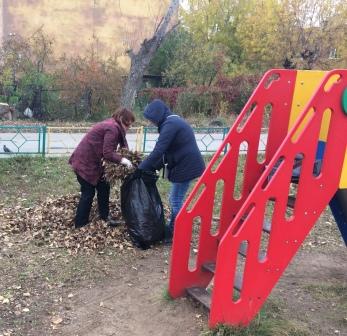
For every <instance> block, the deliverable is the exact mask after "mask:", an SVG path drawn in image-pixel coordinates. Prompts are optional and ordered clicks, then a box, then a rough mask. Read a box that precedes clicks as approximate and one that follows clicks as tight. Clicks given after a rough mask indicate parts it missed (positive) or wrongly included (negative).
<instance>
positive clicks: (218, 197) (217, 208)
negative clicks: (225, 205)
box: [210, 180, 224, 236]
mask: <svg viewBox="0 0 347 336" xmlns="http://www.w3.org/2000/svg"><path fill="white" fill-rule="evenodd" d="M223 193H224V181H223V180H218V181H217V183H216V189H215V193H214V204H213V216H212V223H211V228H210V233H211V235H212V236H217V235H218V232H219V227H220V215H221V207H222V200H223Z"/></svg>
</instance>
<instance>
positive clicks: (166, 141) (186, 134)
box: [139, 99, 205, 182]
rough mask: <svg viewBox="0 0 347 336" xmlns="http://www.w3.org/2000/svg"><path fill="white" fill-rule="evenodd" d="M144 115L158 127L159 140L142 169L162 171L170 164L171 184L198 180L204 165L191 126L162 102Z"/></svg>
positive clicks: (156, 102) (151, 106) (152, 106)
mask: <svg viewBox="0 0 347 336" xmlns="http://www.w3.org/2000/svg"><path fill="white" fill-rule="evenodd" d="M144 116H145V118H146V119H148V120H150V121H152V122H153V123H154V124H155V125H157V126H158V132H159V138H158V141H157V143H156V145H155V147H154V149H153V151H152V153H151V154H150V155H149V156H148V157H147V158H146V159H145V160H144V161H143V162H142V163H141V164H140V166H139V169H143V170H151V171H154V170H159V169H160V168H162V167H163V165H164V163H167V164H168V166H167V167H168V169H169V175H168V178H169V180H170V181H171V182H185V181H189V180H192V179H194V178H196V177H199V176H200V175H201V174H202V173H203V171H204V169H205V163H204V161H203V159H202V156H201V153H200V150H199V148H198V145H197V143H196V140H195V136H194V132H193V129H192V128H191V126H190V125H189V124H188V123H187V122H186V121H185V120H184V119H183V118H181V117H179V116H177V115H175V114H172V113H171V111H170V109H169V108H168V107H167V106H166V105H165V104H164V103H163V102H162V101H161V100H159V99H155V100H153V102H152V103H150V104H149V105H148V106H147V108H146V109H145V112H144Z"/></svg>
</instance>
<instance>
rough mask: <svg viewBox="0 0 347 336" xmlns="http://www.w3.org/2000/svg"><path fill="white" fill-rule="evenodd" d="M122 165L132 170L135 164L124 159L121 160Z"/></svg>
mask: <svg viewBox="0 0 347 336" xmlns="http://www.w3.org/2000/svg"><path fill="white" fill-rule="evenodd" d="M120 163H121V164H122V165H124V166H126V167H127V168H132V167H133V164H132V163H131V161H130V160H128V159H127V158H122V160H120Z"/></svg>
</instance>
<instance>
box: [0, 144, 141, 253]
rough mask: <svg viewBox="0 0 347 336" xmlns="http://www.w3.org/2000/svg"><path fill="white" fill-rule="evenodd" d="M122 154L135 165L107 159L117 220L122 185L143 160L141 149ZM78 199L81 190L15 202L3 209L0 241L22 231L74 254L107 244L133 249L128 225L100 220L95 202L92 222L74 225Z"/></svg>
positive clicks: (25, 235) (119, 211)
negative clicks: (31, 202) (33, 201)
mask: <svg viewBox="0 0 347 336" xmlns="http://www.w3.org/2000/svg"><path fill="white" fill-rule="evenodd" d="M121 155H122V156H125V157H127V158H128V159H129V160H131V161H132V163H133V165H134V168H133V169H128V168H126V167H124V166H122V165H115V164H113V163H109V162H105V163H104V167H105V177H106V179H107V180H108V181H109V182H110V183H111V185H113V186H116V187H115V188H113V189H112V193H111V195H112V196H111V200H110V212H111V216H112V218H114V219H118V220H121V210H120V193H119V186H120V184H121V181H122V180H124V178H125V177H126V176H128V175H129V174H130V173H131V172H132V171H133V170H134V169H136V167H137V166H138V164H139V162H141V155H140V154H138V153H135V152H131V151H128V150H124V149H123V150H122V151H121ZM78 201H79V195H78V194H76V195H66V196H62V197H59V198H55V199H47V200H46V201H44V202H42V203H41V204H39V205H37V206H35V207H31V208H24V207H22V206H16V207H14V208H13V207H12V208H2V209H0V218H3V219H4V220H3V221H2V223H1V230H0V241H1V239H4V238H6V235H9V234H21V235H23V239H35V240H36V242H37V244H48V245H49V246H52V247H65V248H67V249H68V251H69V252H70V253H71V254H76V253H78V252H79V251H84V252H88V251H91V250H101V249H104V248H105V247H114V248H118V249H119V250H128V249H132V244H131V242H130V239H129V237H128V234H127V231H126V227H125V225H124V224H123V225H122V224H121V225H119V226H118V227H116V228H111V227H109V226H108V225H107V224H106V223H105V222H104V221H102V220H99V217H98V211H97V205H96V202H94V204H93V207H92V211H91V214H90V222H89V224H88V225H86V226H85V227H83V228H80V229H75V227H74V217H75V213H76V208H77V204H78Z"/></svg>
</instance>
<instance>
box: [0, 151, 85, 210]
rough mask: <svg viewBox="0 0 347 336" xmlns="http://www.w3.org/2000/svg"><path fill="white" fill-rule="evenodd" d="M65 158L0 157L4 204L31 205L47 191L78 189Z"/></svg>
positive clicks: (65, 192) (75, 190) (50, 193)
mask: <svg viewBox="0 0 347 336" xmlns="http://www.w3.org/2000/svg"><path fill="white" fill-rule="evenodd" d="M67 161H68V158H67V157H63V158H43V157H30V156H16V157H12V158H9V159H1V160H0V198H1V199H2V200H3V202H4V203H5V206H13V205H18V204H22V205H23V206H31V205H33V204H34V203H37V202H38V201H40V200H42V199H44V198H46V197H47V196H49V195H52V194H53V195H54V196H60V195H64V194H67V193H70V192H77V191H78V190H79V188H78V184H77V182H76V178H75V175H74V173H73V171H72V169H71V168H70V167H69V165H68V162H67Z"/></svg>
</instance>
